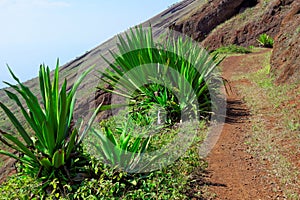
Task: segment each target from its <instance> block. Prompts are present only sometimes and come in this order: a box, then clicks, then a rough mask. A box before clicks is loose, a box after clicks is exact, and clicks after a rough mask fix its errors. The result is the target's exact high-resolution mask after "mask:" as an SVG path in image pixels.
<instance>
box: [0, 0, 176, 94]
mask: <svg viewBox="0 0 300 200" xmlns="http://www.w3.org/2000/svg"><path fill="white" fill-rule="evenodd" d="M177 2H179V1H178V0H165V1H158V0H157V1H154V2H153V1H151V2H143V3H142V4H141V3H140V2H139V1H137V0H131V1H129V2H128V1H127V2H122V1H121V2H120V1H117V0H112V1H109V2H107V1H105V2H101V1H96V0H90V1H86V2H80V1H78V0H76V1H71V0H26V1H24V0H15V1H10V0H0V11H1V12H0V24H1V25H2V30H4V31H3V32H1V33H0V70H1V73H0V89H3V88H4V87H6V85H5V84H3V81H7V82H10V83H15V82H14V81H13V79H12V78H11V76H10V74H9V71H8V69H7V67H6V64H8V65H9V66H10V68H11V69H12V70H13V72H14V73H15V74H16V76H17V77H18V78H20V80H21V81H22V82H25V81H28V80H30V79H32V78H35V77H37V76H38V70H39V66H40V64H45V65H47V66H49V67H50V68H51V69H54V67H55V65H56V61H57V59H59V60H60V65H61V66H62V65H64V64H66V63H68V62H70V61H72V60H74V59H76V57H79V56H81V55H83V54H84V53H85V52H87V51H90V50H92V49H94V48H96V47H97V46H99V45H101V44H102V43H104V42H105V41H107V40H108V39H110V38H112V37H113V36H115V35H117V34H119V33H121V32H123V31H125V30H127V29H128V28H130V27H133V26H135V25H138V24H140V23H142V22H145V21H147V20H148V19H150V18H151V17H154V16H155V15H157V14H159V13H160V12H162V11H164V10H165V9H167V8H168V7H169V6H171V5H172V4H174V3H177ZM124 11H126V14H123V13H124ZM99 19H101V20H99ZM107 19H109V20H107ZM103 27H104V28H103ZM82 38H84V39H83V40H82Z"/></svg>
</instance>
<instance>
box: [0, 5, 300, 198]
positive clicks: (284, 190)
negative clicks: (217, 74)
mask: <svg viewBox="0 0 300 200" xmlns="http://www.w3.org/2000/svg"><path fill="white" fill-rule="evenodd" d="M149 24H151V26H152V27H153V28H154V31H155V32H154V35H155V37H156V38H159V37H160V36H161V35H162V34H163V32H164V30H166V29H173V30H175V31H178V32H181V33H184V34H186V35H188V36H190V37H192V38H193V39H194V40H195V41H197V42H199V43H200V44H201V45H202V46H204V47H205V48H207V49H208V50H209V51H214V50H216V49H217V48H219V47H222V46H228V45H230V44H235V45H239V46H244V47H249V46H255V47H259V43H258V42H257V38H258V37H259V35H261V34H262V33H266V34H268V35H270V36H271V37H272V38H274V47H273V49H261V48H258V50H256V51H257V52H254V53H252V54H249V55H246V56H245V55H243V56H241V55H233V56H229V57H228V58H226V59H225V61H224V62H223V63H222V64H221V68H222V71H223V72H222V73H223V76H224V77H225V78H226V79H228V81H229V84H231V86H232V88H233V90H234V93H233V94H231V95H229V100H231V101H232V102H231V103H232V104H231V105H232V106H233V107H232V108H228V111H229V114H228V115H230V114H231V115H230V116H227V117H233V118H234V120H235V121H234V120H233V121H232V122H231V123H229V124H227V125H225V131H224V134H223V136H222V137H221V139H220V141H219V143H218V144H217V145H216V149H214V150H213V151H212V154H211V155H210V156H209V157H208V169H209V170H211V173H212V174H211V175H207V176H208V179H207V180H206V181H204V183H202V182H201V183H199V184H204V185H205V184H206V185H208V191H209V193H210V192H211V193H213V194H217V195H218V198H220V199H224V198H222V196H223V197H226V198H227V199H232V198H238V199H239V198H245V199H251V195H255V196H257V197H261V198H263V199H264V198H266V196H268V195H269V197H268V198H267V199H275V198H279V199H280V198H288V199H289V198H290V199H293V198H294V197H296V198H294V199H297V195H300V192H299V191H296V190H297V184H298V182H299V181H297V178H291V176H293V175H292V174H288V178H287V179H286V180H285V179H284V176H285V174H284V173H289V172H291V173H292V172H293V173H299V172H298V171H297V170H296V169H295V166H298V167H299V161H298V160H299V156H300V153H299V148H297V142H299V141H298V140H299V137H298V138H297V137H296V136H295V135H294V134H296V135H297V134H298V135H299V134H300V124H299V119H300V113H299V106H300V103H299V98H300V87H299V84H300V78H299V77H300V38H299V33H300V25H299V24H300V1H298V0H206V1H203V0H184V1H180V2H179V3H177V4H175V5H173V6H171V7H169V8H168V9H167V10H165V11H163V12H161V13H160V14H158V15H156V16H154V17H153V18H151V19H149V20H148V21H146V22H144V23H143V25H144V26H148V25H149ZM116 41H117V38H116V37H112V38H111V39H110V40H108V41H106V42H104V43H103V44H100V45H99V46H97V47H96V48H94V49H92V50H89V51H87V52H86V53H85V54H84V55H81V56H79V57H77V58H75V59H74V60H72V61H71V62H69V63H66V64H64V65H63V66H62V67H61V68H60V76H61V79H67V80H68V85H69V86H70V85H72V84H73V83H74V81H75V80H76V78H77V77H78V76H79V75H80V74H82V72H84V71H85V70H86V69H87V68H88V67H90V66H91V65H96V68H95V70H94V71H92V72H91V73H90V74H89V75H88V76H87V78H86V79H85V80H84V81H83V83H82V85H81V86H80V88H79V91H78V94H77V107H76V113H75V118H79V117H82V118H86V117H88V115H89V114H90V113H91V112H89V111H90V110H91V109H93V108H94V107H95V105H98V104H99V102H101V101H102V100H103V98H104V99H105V102H106V103H109V102H110V99H109V98H110V96H106V95H105V94H104V93H103V92H102V91H96V87H97V85H98V84H99V77H98V76H99V73H98V72H97V71H99V70H102V69H105V68H106V67H107V64H106V63H105V61H104V60H103V59H102V57H101V55H103V56H109V53H108V50H111V51H116V46H115V44H116ZM249 59H250V60H249ZM266 63H267V64H266ZM266 65H270V69H269V71H270V73H266V74H264V76H262V77H260V78H261V80H264V81H266V82H267V83H265V82H264V83H261V82H259V80H257V79H259V78H257V77H256V75H257V74H259V72H260V71H262V70H263V69H264V67H266ZM37 73H38V72H37ZM255 73H256V75H255ZM253 74H254V75H253ZM260 75H261V74H260ZM264 78H270V79H268V80H265V79H264ZM269 80H271V82H268V81H269ZM273 83H274V84H275V85H274V86H273ZM25 84H26V85H27V86H29V87H30V88H31V89H32V90H33V91H34V92H35V94H36V95H38V94H37V91H38V86H39V85H38V79H37V78H34V79H32V80H29V81H26V83H25ZM260 84H267V86H266V85H263V86H261V85H260ZM270 85H272V87H271V86H270ZM243 86H244V87H243ZM289 86H291V87H290V88H288V89H282V88H286V87H289ZM250 88H251V89H253V90H256V89H255V88H257V91H260V93H259V92H257V91H256V92H257V93H255V94H256V96H251V95H252V94H251V92H252V91H249V89H250ZM278 88H279V89H278ZM247 89H248V90H247ZM277 89H278V90H277ZM273 90H274V93H275V91H276V92H278V91H281V90H284V92H282V93H279V92H278V94H280V95H284V96H287V97H286V98H283V97H281V96H277V97H276V94H274V93H271V92H270V93H268V91H273ZM103 94H104V95H103ZM272 95H273V96H272ZM260 98H263V99H260ZM272 98H273V100H274V99H278V101H271V100H272ZM0 101H1V102H4V103H5V104H7V105H9V107H10V108H11V109H12V111H13V112H15V113H18V111H17V110H16V109H15V106H14V105H13V104H12V103H11V101H9V99H8V98H7V97H6V95H5V93H4V91H3V90H0ZM258 101H268V102H270V104H271V105H266V104H263V103H261V102H260V104H256V103H257V102H258ZM239 102H240V104H239ZM277 104H278V105H277ZM262 110H264V111H266V112H268V113H269V115H267V116H265V117H261V118H259V116H263V115H264V114H265V113H266V112H262ZM230 111H231V113H230ZM232 111H233V112H234V113H232ZM283 111H284V112H288V111H289V112H290V116H288V115H287V114H286V113H283ZM276 113H277V114H278V116H272V115H275V114H276ZM282 113H283V114H282ZM107 114H110V113H106V114H105V115H102V116H100V117H106V116H107ZM281 114H282V115H281ZM276 117H282V118H283V120H282V121H284V123H282V124H281V122H278V119H276ZM260 119H262V121H263V122H264V123H261V122H259V120H260ZM229 121H230V120H229ZM290 122H291V123H290ZM258 126H263V127H264V128H261V127H258ZM265 126H266V127H265ZM282 126H286V127H289V126H291V129H285V128H283V127H282ZM0 127H1V128H2V129H5V130H10V129H11V125H10V123H9V122H8V120H7V117H6V116H5V115H4V113H3V111H2V110H0ZM259 128H260V131H261V132H263V133H264V134H265V132H267V131H270V130H273V131H274V132H273V133H272V134H271V133H269V135H270V137H267V136H266V137H261V136H258V135H255V137H254V136H252V135H251V134H252V133H250V132H251V131H250V132H249V130H250V129H251V130H254V129H255V131H253V132H255V133H256V134H257V130H256V129H259ZM248 129H249V130H248ZM268 129H269V130H268ZM247 131H248V132H247ZM280 131H284V133H286V134H285V135H283V134H281V133H280ZM230 132H232V134H233V135H232V134H231V135H230ZM277 134H278V137H279V138H276V136H277ZM237 135H238V136H237ZM266 138H267V139H266ZM247 139H248V140H247ZM256 140H257V141H256ZM270 140H272V142H270ZM264 142H266V143H264ZM267 142H268V143H267ZM244 143H251V144H252V143H253V144H252V145H250V147H248V146H245V145H244ZM287 143H289V144H287ZM267 145H269V147H270V148H271V146H273V147H274V149H276V153H272V152H271V153H270V152H269V151H271V150H270V149H268V147H267ZM277 145H278V146H282V147H283V148H277V147H276V146H277ZM298 145H299V144H298ZM224 146H226V147H227V148H228V149H230V150H226V149H225V150H224ZM0 147H1V145H0ZM275 147H276V148H275ZM298 147H299V146H298ZM289 148H290V149H291V150H293V151H294V152H293V153H291V152H289V150H288V149H289ZM274 152H275V150H274ZM228 154H233V155H234V156H228ZM253 155H262V156H261V158H260V157H259V156H258V157H259V158H257V159H253ZM226 156H228V157H226ZM276 156H277V157H280V158H281V157H284V159H282V160H280V161H278V160H276V159H275V158H274V157H276ZM223 157H225V158H226V159H227V161H224V158H223ZM0 159H3V158H2V157H0ZM252 160H253V161H252ZM283 160H284V161H285V160H287V161H286V163H287V165H290V166H289V167H287V166H282V165H283V164H282V162H283ZM7 161H8V160H7V159H5V160H4V162H3V161H2V162H0V166H1V165H4V166H5V162H7ZM262 163H263V164H262ZM254 165H257V167H255V166H254ZM8 166H9V165H8ZM226 167H227V168H226ZM241 167H245V168H247V167H249V169H247V170H246V171H244V169H241ZM278 167H279V168H281V167H282V170H278V171H276V169H277V168H278ZM223 168H226V169H224V170H223ZM218 170H223V171H224V172H223V173H222V172H220V173H218ZM284 170H286V171H284ZM4 171H5V168H4V169H2V170H0V172H4ZM231 171H233V172H231ZM249 171H250V172H249ZM276 172H278V174H276ZM228 173H229V174H231V176H229V178H228V177H226V175H228ZM280 173H281V174H280ZM208 174H209V173H208ZM241 174H243V175H241ZM233 176H234V177H235V178H236V177H238V178H236V179H247V180H248V179H251V178H252V182H251V181H250V182H247V181H246V182H241V181H239V180H233V181H232V180H230V177H233ZM252 176H255V177H254V178H253V177H252ZM258 176H262V177H267V178H265V179H263V178H260V177H258ZM295 177H297V175H295ZM0 178H1V177H0ZM283 179H284V180H283ZM223 181H226V182H223ZM288 181H294V182H293V183H288ZM221 182H222V183H221ZM210 183H211V184H212V185H209V184H210ZM213 184H216V185H213ZM217 184H220V185H219V187H217V186H218V185H217ZM222 184H223V186H224V185H226V187H225V186H224V187H223V186H222ZM240 184H245V185H243V186H239V185H240ZM255 186H256V187H257V188H256V189H257V191H254V190H255V188H254V189H253V187H255ZM258 187H263V188H260V189H258ZM249 188H252V189H253V190H252V191H250V190H249ZM264 189H266V190H265V191H264ZM273 190H277V191H275V192H274V191H273ZM266 191H267V192H266ZM273 192H274V194H273ZM236 193H238V196H235V194H236ZM250 194H251V195H250ZM289 194H290V195H291V196H288V195H289ZM249 195H250V196H249ZM276 195H278V196H276ZM293 195H294V196H293ZM211 198H213V197H211Z"/></svg>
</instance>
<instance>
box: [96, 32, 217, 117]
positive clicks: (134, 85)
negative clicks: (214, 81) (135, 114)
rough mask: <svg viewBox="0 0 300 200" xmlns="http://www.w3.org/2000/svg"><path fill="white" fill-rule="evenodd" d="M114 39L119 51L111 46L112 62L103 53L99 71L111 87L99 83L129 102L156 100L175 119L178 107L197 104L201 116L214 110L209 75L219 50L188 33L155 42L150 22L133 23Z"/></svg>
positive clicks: (188, 109) (187, 108)
mask: <svg viewBox="0 0 300 200" xmlns="http://www.w3.org/2000/svg"><path fill="white" fill-rule="evenodd" d="M118 39H119V43H118V45H117V46H118V51H119V53H114V52H111V55H112V56H113V58H114V62H113V63H111V62H109V61H108V60H107V59H105V58H104V59H105V60H106V62H107V63H108V64H109V68H108V69H107V70H106V71H104V72H101V74H102V78H101V79H102V80H103V82H105V83H108V84H109V85H110V86H111V87H112V88H113V89H111V90H110V89H106V88H105V87H103V86H101V85H100V86H99V88H100V89H102V90H106V91H108V92H111V93H114V94H116V95H119V96H122V97H125V98H126V99H128V100H129V105H131V106H133V107H137V106H139V105H141V104H143V103H141V102H142V101H145V100H146V101H148V102H153V103H155V104H158V105H160V106H161V107H163V108H164V109H165V110H167V111H168V112H169V113H168V114H167V115H168V116H176V115H177V116H178V117H177V118H174V119H172V118H169V119H167V120H171V121H173V122H174V121H175V122H176V121H177V120H178V119H180V117H181V116H180V114H181V113H191V112H192V110H194V112H195V110H196V112H197V113H198V114H200V115H202V116H203V115H207V113H209V112H210V111H211V110H212V101H211V97H210V91H209V81H210V80H211V77H213V71H214V69H215V67H216V66H217V65H218V63H219V62H221V60H222V59H218V61H217V55H215V56H214V57H210V55H209V54H208V53H207V52H206V51H205V49H203V48H201V47H199V46H198V45H196V44H194V43H193V42H192V40H191V39H185V40H184V39H183V38H181V37H179V38H178V39H175V38H173V37H168V38H167V39H166V40H165V41H164V42H163V43H161V44H160V45H157V44H156V43H155V42H154V38H153V33H152V29H151V28H149V29H148V30H147V31H145V30H144V29H143V28H142V27H136V28H135V29H130V33H125V36H123V37H122V36H121V35H120V36H118ZM154 88H156V89H154ZM195 106H196V107H195ZM103 108H105V107H103Z"/></svg>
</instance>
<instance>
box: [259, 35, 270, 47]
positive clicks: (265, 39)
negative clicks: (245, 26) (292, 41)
mask: <svg viewBox="0 0 300 200" xmlns="http://www.w3.org/2000/svg"><path fill="white" fill-rule="evenodd" d="M257 41H258V43H259V44H260V45H261V46H263V47H266V48H272V47H273V45H274V40H273V38H271V37H270V36H269V35H267V34H266V33H263V34H261V35H259V37H258V39H257Z"/></svg>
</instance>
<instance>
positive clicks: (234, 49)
mask: <svg viewBox="0 0 300 200" xmlns="http://www.w3.org/2000/svg"><path fill="white" fill-rule="evenodd" d="M216 53H218V54H232V53H242V54H246V53H251V50H250V48H245V47H241V46H237V45H235V44H231V45H228V46H222V47H220V48H218V49H216V50H215V51H213V53H212V54H216Z"/></svg>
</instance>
